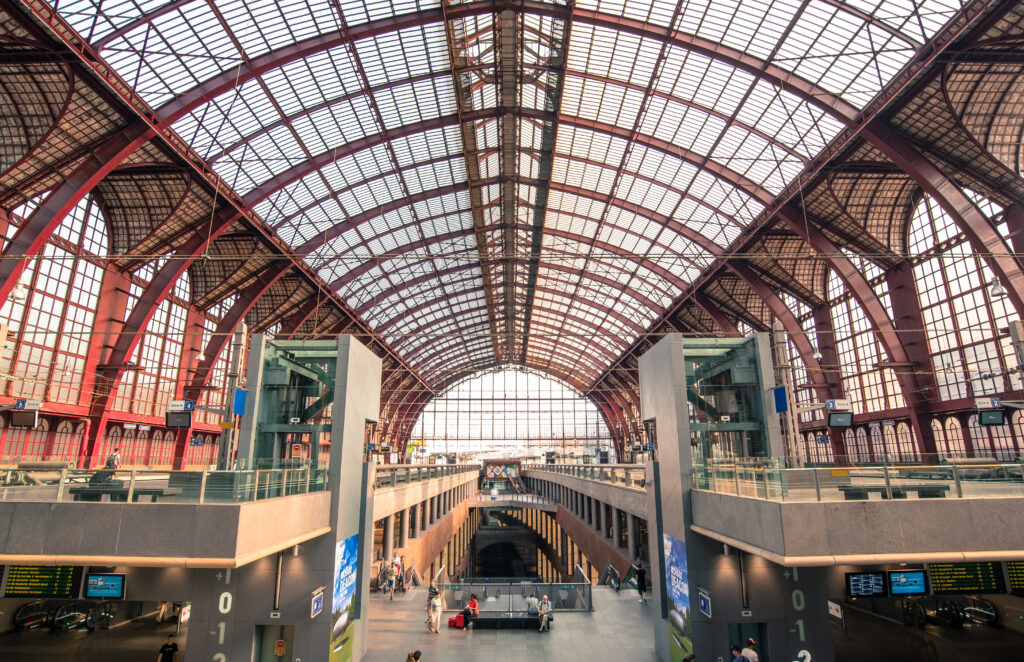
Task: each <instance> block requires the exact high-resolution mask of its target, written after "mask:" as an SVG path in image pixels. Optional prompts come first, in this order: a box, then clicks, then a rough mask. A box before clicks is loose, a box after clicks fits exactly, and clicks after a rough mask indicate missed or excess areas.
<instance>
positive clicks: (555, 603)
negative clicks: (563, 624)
mask: <svg viewBox="0 0 1024 662" xmlns="http://www.w3.org/2000/svg"><path fill="white" fill-rule="evenodd" d="M443 588H444V591H443V592H444V602H445V604H446V605H447V609H449V610H452V609H454V610H457V611H461V610H462V609H464V608H465V606H466V603H468V602H469V596H470V595H474V594H475V595H476V599H477V602H478V603H479V608H480V613H481V614H484V613H489V614H508V615H512V614H521V613H525V612H526V598H528V597H529V596H531V595H533V596H535V597H536V598H537V599H538V600H539V599H540V598H541V596H544V595H546V596H548V600H550V601H551V606H552V607H553V608H554V610H555V611H593V609H594V599H593V591H592V588H593V587H591V585H590V581H589V580H588V579H587V577H586V574H585V573H584V572H583V569H582V568H581V567H579V566H576V571H575V572H574V573H573V576H572V578H571V580H570V581H566V582H534V581H523V582H511V581H510V582H494V581H473V582H465V583H458V584H452V583H446V584H444V585H443Z"/></svg>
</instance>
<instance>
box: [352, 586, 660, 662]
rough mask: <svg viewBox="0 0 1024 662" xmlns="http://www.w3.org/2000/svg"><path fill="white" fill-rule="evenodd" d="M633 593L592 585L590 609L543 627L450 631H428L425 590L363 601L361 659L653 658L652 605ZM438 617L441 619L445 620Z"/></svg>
mask: <svg viewBox="0 0 1024 662" xmlns="http://www.w3.org/2000/svg"><path fill="white" fill-rule="evenodd" d="M636 598H637V596H636V593H635V592H632V591H622V592H621V593H616V592H615V591H613V590H612V589H610V588H607V587H599V588H595V589H594V611H592V612H556V614H555V619H556V620H555V623H554V624H553V625H552V627H551V631H550V632H537V631H536V630H455V629H449V628H447V627H442V628H441V634H439V635H438V634H433V633H430V632H427V628H426V624H425V619H426V610H425V607H426V597H425V593H424V589H422V588H420V589H416V590H415V591H411V592H409V593H406V594H405V595H398V596H395V599H394V601H390V600H388V599H387V598H382V597H379V596H378V595H377V594H373V595H372V596H371V599H370V626H369V629H370V640H369V643H368V645H367V650H366V657H365V658H364V660H365V661H366V662H403V661H404V660H405V656H406V654H407V653H408V652H409V651H411V650H419V651H421V652H422V653H423V661H424V662H442V661H443V662H538V661H541V660H552V661H555V660H557V661H559V662H622V661H628V662H654V660H655V656H654V643H653V641H652V638H653V629H652V628H653V623H652V619H654V618H655V613H654V609H655V607H654V606H653V604H648V605H646V606H645V605H641V604H639V603H638V602H637V599H636ZM447 616H448V615H447V614H446V615H445V619H444V621H445V623H446V622H447V620H448V619H447Z"/></svg>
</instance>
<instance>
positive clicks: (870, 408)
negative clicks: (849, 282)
mask: <svg viewBox="0 0 1024 662" xmlns="http://www.w3.org/2000/svg"><path fill="white" fill-rule="evenodd" d="M851 259H854V263H855V264H858V263H859V264H858V266H859V267H860V268H861V271H862V273H863V274H864V275H865V277H866V278H867V279H868V281H869V282H870V283H871V284H872V286H873V287H874V289H875V294H876V296H878V298H879V300H880V301H881V302H882V304H883V306H885V308H886V311H887V312H888V314H889V316H890V317H891V316H892V305H891V304H890V303H889V292H888V289H887V288H886V287H885V285H884V280H883V279H884V276H883V275H882V273H881V270H880V269H878V267H877V266H875V265H874V263H872V262H870V261H868V260H861V259H860V258H851ZM828 305H829V309H830V311H831V313H832V325H833V327H834V328H835V339H836V353H837V355H838V357H839V371H840V374H841V376H842V383H843V393H844V396H845V397H846V398H848V399H849V400H850V405H851V406H852V407H853V411H854V412H855V413H858V414H863V413H867V412H875V411H882V410H885V409H895V408H897V407H903V406H904V402H903V394H902V392H901V391H900V387H899V382H898V381H897V380H896V374H895V372H893V371H892V370H891V369H889V368H879V367H878V364H879V363H880V362H881V361H882V360H883V359H885V358H887V354H886V353H885V350H884V349H883V348H882V346H881V344H880V343H879V342H878V339H877V338H876V337H875V333H874V331H873V330H872V325H871V322H870V321H869V320H868V318H867V316H865V315H864V311H863V310H861V307H860V304H859V303H857V300H856V299H854V297H853V296H852V295H851V294H850V293H849V292H847V291H846V287H845V286H844V285H843V282H842V280H841V279H840V278H839V276H838V275H837V274H836V273H835V272H834V271H833V272H829V278H828Z"/></svg>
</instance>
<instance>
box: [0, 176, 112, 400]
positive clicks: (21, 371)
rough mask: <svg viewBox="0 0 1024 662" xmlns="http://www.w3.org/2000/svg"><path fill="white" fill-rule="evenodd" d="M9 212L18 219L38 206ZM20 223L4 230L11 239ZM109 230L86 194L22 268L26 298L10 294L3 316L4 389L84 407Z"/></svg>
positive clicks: (11, 393)
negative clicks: (6, 332) (87, 363)
mask: <svg viewBox="0 0 1024 662" xmlns="http://www.w3.org/2000/svg"><path fill="white" fill-rule="evenodd" d="M39 202H40V201H39V200H34V201H32V202H30V203H27V204H25V205H23V206H22V207H20V208H18V209H15V210H14V211H13V212H12V220H13V221H14V222H16V223H20V221H21V219H22V218H24V217H27V216H28V215H30V214H31V213H32V212H33V211H34V210H35V208H36V207H37V206H38V204H39ZM16 230H17V227H16V226H13V225H12V226H11V227H9V228H8V229H7V235H8V236H12V235H13V234H14V232H15V231H16ZM106 254H107V228H106V223H105V221H104V220H103V215H102V213H101V210H100V207H99V205H97V204H96V203H95V202H94V201H93V199H92V198H91V197H90V196H86V197H85V198H84V199H83V200H82V201H81V202H80V203H79V204H78V205H77V206H76V207H75V208H74V209H73V210H72V211H71V213H70V214H68V215H67V217H66V218H65V219H64V222H63V223H61V225H60V227H59V228H57V231H56V233H54V236H53V237H52V238H51V240H50V242H49V243H48V244H47V245H46V246H45V247H44V248H43V250H42V253H41V255H40V256H39V257H38V258H37V259H33V260H32V261H31V262H29V264H28V265H27V266H26V269H25V271H24V272H23V273H22V276H21V279H20V280H21V282H22V284H23V285H24V287H25V290H26V297H25V299H24V300H22V301H15V300H14V298H13V297H8V299H7V301H6V302H5V303H4V305H3V307H2V308H0V321H3V322H6V323H7V325H8V329H9V336H8V337H9V339H13V342H8V343H7V345H6V346H5V347H4V349H3V353H2V355H0V374H3V375H4V376H7V377H8V380H9V381H6V387H5V389H4V391H3V392H4V394H5V395H9V396H12V397H23V398H34V399H37V400H45V401H49V402H61V403H65V404H84V403H86V402H87V400H88V397H87V396H88V394H86V397H84V398H83V394H82V379H83V377H84V375H85V372H86V370H85V360H86V355H87V354H88V349H89V341H90V338H91V335H92V329H93V323H94V321H95V317H96V314H95V310H96V304H97V302H98V301H99V295H100V287H101V284H102V282H103V267H102V266H101V259H102V258H104V257H105V256H106Z"/></svg>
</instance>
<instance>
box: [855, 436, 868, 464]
mask: <svg viewBox="0 0 1024 662" xmlns="http://www.w3.org/2000/svg"><path fill="white" fill-rule="evenodd" d="M853 455H854V457H855V458H856V460H857V461H858V462H870V461H871V447H870V446H869V445H868V432H867V430H865V429H864V428H857V445H856V451H855V452H854V453H853Z"/></svg>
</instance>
